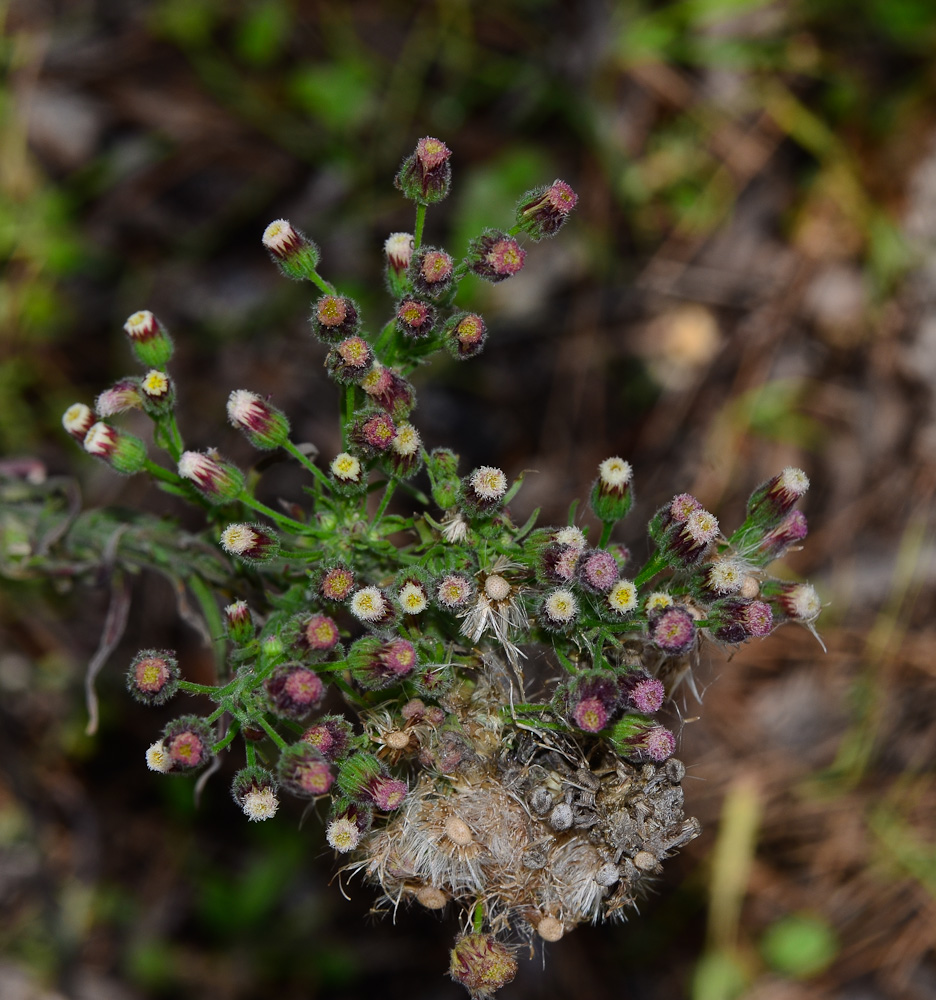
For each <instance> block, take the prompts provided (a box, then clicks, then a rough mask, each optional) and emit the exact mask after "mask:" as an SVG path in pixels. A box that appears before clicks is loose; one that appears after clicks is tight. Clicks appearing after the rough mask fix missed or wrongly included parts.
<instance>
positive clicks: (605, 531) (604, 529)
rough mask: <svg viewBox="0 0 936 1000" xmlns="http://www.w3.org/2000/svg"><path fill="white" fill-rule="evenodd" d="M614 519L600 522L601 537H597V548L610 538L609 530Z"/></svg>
mask: <svg viewBox="0 0 936 1000" xmlns="http://www.w3.org/2000/svg"><path fill="white" fill-rule="evenodd" d="M615 524H617V522H616V521H602V522H601V538H599V539H598V548H599V549H603V548H604V547H605V546H606V545H607V544H608V542H609V541H610V539H611V532H612V531H613V530H614V526H615Z"/></svg>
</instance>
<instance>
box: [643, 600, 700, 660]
mask: <svg viewBox="0 0 936 1000" xmlns="http://www.w3.org/2000/svg"><path fill="white" fill-rule="evenodd" d="M650 641H651V642H652V643H653V645H654V646H656V647H657V649H659V650H661V651H662V652H664V653H666V654H668V655H669V656H679V655H681V654H682V653H688V652H689V650H690V649H692V647H693V646H694V645H695V641H696V624H695V619H694V618H693V617H692V615H690V614H689V612H688V611H687V610H686V609H685V608H682V607H679V605H673V606H672V607H668V608H666V609H665V610H664V611H661V612H660V613H659V614H658V615H656V616H655V617H654V618H652V619H651V621H650Z"/></svg>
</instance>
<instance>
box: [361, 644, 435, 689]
mask: <svg viewBox="0 0 936 1000" xmlns="http://www.w3.org/2000/svg"><path fill="white" fill-rule="evenodd" d="M417 663H418V659H417V656H416V647H415V646H413V644H412V643H411V642H409V641H408V640H406V639H390V640H389V641H383V640H381V639H378V638H377V637H376V636H365V637H364V638H363V639H358V640H357V642H355V643H354V645H353V646H352V647H351V649H350V651H349V652H348V666H349V667H350V668H351V673H352V675H353V676H354V678H355V679H356V680H357V681H358V682H359V683H360V684H361V685H362V687H365V688H367V689H368V690H371V691H379V690H382V689H383V688H388V687H392V686H393V685H394V684H398V683H399V682H400V681H402V680H403V679H404V678H405V677H407V676H408V675H409V674H411V673H412V672H413V670H414V669H415V667H416V665H417Z"/></svg>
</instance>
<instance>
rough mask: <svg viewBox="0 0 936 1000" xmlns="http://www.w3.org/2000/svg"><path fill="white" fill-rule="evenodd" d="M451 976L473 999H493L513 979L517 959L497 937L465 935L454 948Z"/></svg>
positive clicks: (450, 968) (478, 934) (450, 966)
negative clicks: (492, 996) (492, 995)
mask: <svg viewBox="0 0 936 1000" xmlns="http://www.w3.org/2000/svg"><path fill="white" fill-rule="evenodd" d="M449 974H450V975H451V977H452V979H454V980H455V981H456V982H458V983H461V984H462V986H464V987H466V988H467V989H468V992H469V993H471V995H472V996H473V997H489V996H490V995H491V994H492V993H495V992H497V990H499V989H500V988H501V987H502V986H506V985H507V983H509V982H511V981H512V980H513V978H514V976H516V974H517V960H516V959H515V958H514V956H513V953H512V952H511V950H510V949H509V948H508V947H507V945H505V944H502V943H501V942H500V941H498V940H497V938H495V937H494V935H493V934H482V933H476V934H465V935H463V936H462V937H460V938H459V939H458V940H457V941H456V942H455V947H454V948H452V955H451V961H450V964H449Z"/></svg>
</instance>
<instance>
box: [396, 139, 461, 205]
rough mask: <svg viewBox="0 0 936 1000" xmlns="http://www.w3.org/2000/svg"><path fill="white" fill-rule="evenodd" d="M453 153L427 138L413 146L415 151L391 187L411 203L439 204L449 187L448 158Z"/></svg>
mask: <svg viewBox="0 0 936 1000" xmlns="http://www.w3.org/2000/svg"><path fill="white" fill-rule="evenodd" d="M451 155H452V151H451V150H450V149H449V148H448V146H446V145H445V143H444V142H442V140H441V139H434V138H432V137H430V136H426V137H425V138H423V139H420V140H419V142H418V143H417V144H416V151H415V152H414V153H413V154H412V155H411V156H408V157H407V158H406V159H405V160H404V161H403V164H402V166H401V167H400V169H399V171H398V173H397V175H396V177H395V178H394V181H393V183H394V185H395V186H396V187H397V188H398V189H399V190H400V191H402V192H403V195H404V196H405V197H406V198H409V199H410V201H415V202H416V203H417V204H420V205H432V204H434V203H435V202H439V201H441V200H442V199H443V198H444V197H445V196H446V195H447V194H448V193H449V188H450V187H451V184H452V168H451V165H450V164H449V162H448V161H449V157H450V156H451Z"/></svg>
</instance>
